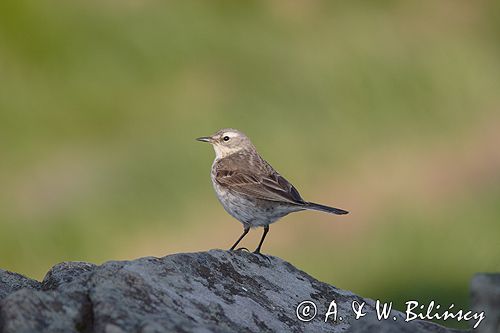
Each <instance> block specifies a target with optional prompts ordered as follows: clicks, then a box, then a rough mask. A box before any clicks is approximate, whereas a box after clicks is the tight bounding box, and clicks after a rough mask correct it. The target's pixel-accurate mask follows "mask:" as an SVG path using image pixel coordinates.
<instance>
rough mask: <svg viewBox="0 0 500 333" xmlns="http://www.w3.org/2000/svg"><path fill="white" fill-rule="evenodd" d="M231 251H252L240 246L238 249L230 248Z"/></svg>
mask: <svg viewBox="0 0 500 333" xmlns="http://www.w3.org/2000/svg"><path fill="white" fill-rule="evenodd" d="M229 251H247V252H250V250H249V249H247V248H246V247H239V248H237V249H236V250H234V249H231V250H229Z"/></svg>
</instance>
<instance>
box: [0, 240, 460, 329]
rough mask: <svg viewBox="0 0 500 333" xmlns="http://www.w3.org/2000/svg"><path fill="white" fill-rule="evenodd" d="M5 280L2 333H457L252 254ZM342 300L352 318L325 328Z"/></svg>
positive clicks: (87, 267)
mask: <svg viewBox="0 0 500 333" xmlns="http://www.w3.org/2000/svg"><path fill="white" fill-rule="evenodd" d="M0 281H2V284H1V285H0V286H1V289H0V290H1V292H2V293H1V294H0V295H3V297H2V298H3V299H1V300H0V332H107V333H113V332H117V333H118V332H143V333H154V332H200V333H201V332H334V333H335V332H345V331H347V330H350V331H353V332H373V331H379V332H440V333H441V332H442V333H449V332H456V331H455V330H450V329H447V328H444V327H442V326H440V325H437V324H434V323H430V322H419V321H414V322H411V323H404V322H403V320H399V321H397V322H392V321H391V320H387V321H377V320H374V319H373V316H371V317H370V316H367V317H366V318H364V317H363V318H362V319H360V320H355V319H354V317H353V316H354V315H353V311H352V310H351V304H352V302H353V301H357V302H358V303H363V302H365V303H366V306H365V311H367V312H370V313H375V308H374V306H375V304H374V302H373V301H372V300H369V299H363V298H361V297H359V296H357V295H354V294H353V293H351V292H349V291H345V290H341V289H338V288H335V287H334V286H331V285H328V284H326V283H323V282H320V281H318V280H316V279H314V278H313V277H311V276H309V275H308V274H306V273H304V272H302V271H300V270H298V269H296V268H295V267H293V266H292V265H291V264H289V263H287V262H285V261H283V260H281V259H279V258H276V257H268V258H264V257H261V256H257V255H254V254H251V253H246V252H243V251H241V252H228V251H222V250H212V251H209V252H200V253H188V254H174V255H170V256H166V257H163V258H153V257H148V258H141V259H137V260H132V261H111V262H107V263H105V264H103V265H101V266H96V265H92V264H87V263H62V264H59V265H56V266H54V267H53V268H52V269H51V270H50V271H49V272H48V273H47V275H46V277H45V279H44V281H43V282H42V283H38V282H36V281H33V280H29V279H27V278H24V277H22V276H19V275H16V274H13V273H9V272H5V271H0ZM305 300H310V301H312V302H314V303H315V304H316V307H317V308H316V310H317V316H316V317H315V318H314V319H312V320H311V321H308V322H306V321H300V320H299V319H298V318H297V312H296V309H297V306H298V305H299V304H300V303H301V302H303V301H305ZM332 300H335V302H336V305H337V311H338V314H339V316H342V320H341V321H340V320H338V321H337V322H333V320H332V319H330V320H328V321H327V322H325V321H324V318H325V313H326V312H327V310H328V307H329V305H330V302H331V301H332ZM303 305H304V304H303ZM306 306H307V304H306ZM309 309H310V310H311V311H310V312H309V313H308V312H307V308H305V307H302V308H301V309H300V311H299V314H300V315H302V316H305V315H307V314H309V315H311V314H312V313H313V309H314V308H313V307H312V306H311V307H310V308H309ZM392 316H397V317H398V318H400V319H402V318H403V314H402V313H400V312H397V311H393V312H392V313H391V318H392ZM409 324H411V325H409Z"/></svg>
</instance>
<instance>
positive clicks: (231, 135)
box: [197, 128, 348, 253]
mask: <svg viewBox="0 0 500 333" xmlns="http://www.w3.org/2000/svg"><path fill="white" fill-rule="evenodd" d="M197 140H198V141H203V142H209V143H211V144H212V145H213V147H214V150H215V154H216V156H215V160H214V162H213V165H212V172H211V176H212V183H213V186H214V189H215V192H216V194H217V198H218V199H219V201H220V202H221V204H222V206H223V207H224V209H225V210H226V211H227V212H228V213H229V214H231V215H232V216H233V217H234V218H236V219H237V220H238V221H240V222H241V223H242V224H243V228H244V231H243V234H242V235H241V236H240V238H239V239H238V240H237V241H236V243H234V245H233V246H232V247H231V248H230V250H234V248H236V246H237V245H238V243H239V242H240V241H241V239H243V237H245V235H246V234H247V233H248V231H249V230H250V228H252V227H259V226H262V227H264V233H263V235H262V238H261V240H260V243H259V245H258V247H257V249H256V250H255V251H254V253H260V250H261V247H262V243H263V242H264V239H265V237H266V235H267V232H268V231H269V225H270V224H271V223H274V222H276V221H277V220H278V219H280V218H281V217H283V216H286V215H288V214H289V213H292V212H297V211H301V210H306V209H308V210H318V211H323V212H327V213H332V214H338V215H342V214H347V213H348V212H347V211H345V210H342V209H338V208H333V207H329V206H324V205H320V204H316V203H312V202H307V201H305V200H304V199H302V197H301V196H300V194H299V192H298V191H297V189H296V188H295V187H294V186H293V185H292V184H290V182H288V181H287V180H286V179H285V178H284V177H282V176H281V175H280V174H279V173H278V172H277V171H276V170H274V169H273V167H272V166H271V165H270V164H269V163H267V162H266V161H265V160H264V159H263V158H262V157H261V156H260V155H259V153H258V152H257V150H256V149H255V147H254V145H253V144H252V143H251V141H250V139H248V137H247V136H246V135H245V134H243V133H242V132H240V131H238V130H235V129H231V128H226V129H221V130H219V131H218V132H217V133H215V134H214V135H212V136H209V137H201V138H198V139H197Z"/></svg>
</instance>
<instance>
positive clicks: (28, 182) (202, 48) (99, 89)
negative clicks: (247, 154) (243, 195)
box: [0, 0, 500, 326]
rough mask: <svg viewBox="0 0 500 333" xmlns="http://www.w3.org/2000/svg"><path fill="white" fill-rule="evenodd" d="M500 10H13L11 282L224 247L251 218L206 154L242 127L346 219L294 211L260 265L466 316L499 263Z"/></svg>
mask: <svg viewBox="0 0 500 333" xmlns="http://www.w3.org/2000/svg"><path fill="white" fill-rule="evenodd" d="M499 9H500V5H499V3H498V2H497V1H480V0H479V1H469V0H453V1H451V0H446V1H435V0H422V1H421V0H419V1H406V2H397V1H377V2H374V1H362V2H354V1H352V2H349V1H310V0H307V1H306V0H303V1H259V2H235V1H216V2H210V3H209V2H202V1H177V2H170V1H168V2H166V1H152V0H144V1H138V0H137V1H133V0H129V1H117V0H114V1H113V0H105V1H83V0H80V1H56V0H54V1H48V0H47V1H39V0H33V1H25V0H3V1H1V2H0V186H1V191H0V267H1V268H4V269H8V270H12V271H17V272H19V273H22V274H26V275H29V276H31V277H34V278H38V279H41V278H43V275H44V273H45V272H46V271H47V270H48V269H49V268H50V267H51V266H52V265H53V264H55V263H57V262H60V261H67V260H81V261H91V262H95V263H101V262H104V261H107V260H112V259H131V258H136V257H139V256H149V255H154V256H162V255H166V254H169V253H174V252H188V251H203V250H208V249H211V248H228V247H229V246H230V245H231V244H232V243H233V242H234V240H235V239H236V238H237V237H238V236H239V234H240V233H241V225H240V224H239V223H237V222H235V221H234V220H233V219H232V218H231V217H230V216H229V215H227V214H226V213H225V212H224V210H223V209H222V207H221V206H220V205H219V203H218V202H217V200H216V198H215V196H214V194H213V192H212V188H211V183H210V179H209V169H210V165H211V163H212V159H213V151H212V149H211V148H210V147H208V146H207V145H204V144H201V143H198V142H195V141H194V140H193V139H194V138H195V137H198V136H201V135H208V134H212V133H213V132H215V131H216V130H217V129H219V128H222V127H235V128H238V129H241V130H242V131H244V132H246V133H247V134H248V135H249V136H250V137H251V138H252V139H253V141H254V143H255V144H256V146H257V147H258V148H259V150H260V152H261V154H262V155H263V156H264V157H265V158H266V159H267V160H268V161H269V162H271V164H273V165H274V166H275V167H276V168H277V169H278V170H279V171H280V172H281V173H282V174H283V175H284V176H285V177H287V178H288V179H289V180H290V181H292V182H293V183H294V184H295V185H296V186H297V187H298V188H299V189H300V190H301V193H302V195H303V196H304V197H305V198H306V199H308V200H313V201H317V202H322V203H325V204H332V205H335V206H338V207H340V208H345V209H348V210H350V211H351V212H352V213H351V214H350V215H347V216H342V217H332V216H330V215H326V214H321V213H314V212H304V213H298V214H293V215H290V216H289V217H286V218H285V219H283V220H282V221H280V222H279V223H277V224H274V225H272V227H271V232H270V234H269V236H268V239H267V242H266V244H265V247H264V252H267V253H271V254H273V255H277V256H280V257H282V258H284V259H286V260H288V261H290V262H292V263H293V264H294V265H296V266H298V267H299V268H301V269H303V270H305V271H307V272H308V273H310V274H311V275H313V276H315V277H317V278H319V279H321V280H323V281H326V282H329V283H331V284H334V285H336V286H338V287H340V288H344V289H349V290H352V291H354V292H356V293H359V294H361V295H363V296H368V297H372V298H375V299H377V298H378V299H382V300H384V301H394V302H396V304H398V307H399V308H402V304H403V302H404V301H406V300H410V299H417V300H420V301H428V300H430V299H434V300H435V301H436V302H438V303H441V304H445V305H446V306H447V305H448V304H449V303H455V304H457V305H458V306H463V307H467V306H468V283H469V280H470V278H471V276H472V275H473V274H474V273H475V272H481V271H498V270H500V260H499V259H500V245H499V244H500V241H499V235H500V223H499V221H500V204H499V203H500V148H499V145H500V112H499V110H500V96H499V94H500V38H499V37H500V20H498V17H499V16H498V12H499ZM260 235H261V231H260V230H258V231H254V232H252V233H251V235H250V236H249V237H248V238H247V239H246V240H245V242H244V245H245V246H248V247H251V248H253V247H254V246H255V245H256V244H257V242H258V239H259V238H260ZM446 324H447V325H452V326H453V325H455V324H454V323H453V322H447V323H446Z"/></svg>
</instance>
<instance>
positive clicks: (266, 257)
mask: <svg viewBox="0 0 500 333" xmlns="http://www.w3.org/2000/svg"><path fill="white" fill-rule="evenodd" d="M252 253H253V254H256V255H258V256H259V257H261V258H264V259H267V261H269V263H271V258H269V257H268V256H266V255H265V254H262V253H261V252H260V251H257V250H255V251H253V252H252Z"/></svg>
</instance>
